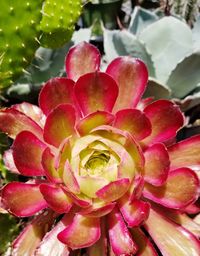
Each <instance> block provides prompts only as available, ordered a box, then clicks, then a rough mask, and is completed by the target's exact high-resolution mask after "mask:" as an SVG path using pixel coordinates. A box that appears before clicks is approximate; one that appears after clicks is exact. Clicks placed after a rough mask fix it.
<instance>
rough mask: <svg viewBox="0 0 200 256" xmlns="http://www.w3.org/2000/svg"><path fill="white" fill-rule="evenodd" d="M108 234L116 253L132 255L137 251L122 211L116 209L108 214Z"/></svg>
mask: <svg viewBox="0 0 200 256" xmlns="http://www.w3.org/2000/svg"><path fill="white" fill-rule="evenodd" d="M108 234H109V239H110V244H111V247H112V250H113V252H114V253H115V255H127V254H128V255H130V254H135V253H136V251H137V246H136V244H135V243H134V241H133V240H132V238H131V235H130V233H129V231H128V228H127V227H126V224H125V223H124V221H123V218H122V216H121V214H120V212H118V211H117V210H116V209H114V210H113V211H112V212H111V213H110V214H109V215H108Z"/></svg>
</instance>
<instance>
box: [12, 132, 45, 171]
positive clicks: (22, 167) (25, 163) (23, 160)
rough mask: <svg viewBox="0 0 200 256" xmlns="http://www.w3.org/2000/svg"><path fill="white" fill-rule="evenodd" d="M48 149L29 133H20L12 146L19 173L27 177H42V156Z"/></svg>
mask: <svg viewBox="0 0 200 256" xmlns="http://www.w3.org/2000/svg"><path fill="white" fill-rule="evenodd" d="M45 148H46V144H44V143H43V142H42V141H41V140H39V139H38V138H37V137H36V136H35V135H34V134H33V133H31V132H29V131H22V132H20V133H19V134H18V135H17V137H16V139H15V140H14V143H13V145H12V150H13V159H14V163H15V165H16V167H17V169H18V171H19V172H20V173H21V174H22V175H25V176H42V175H44V169H43V167H42V163H41V162H42V154H43V152H44V150H45Z"/></svg>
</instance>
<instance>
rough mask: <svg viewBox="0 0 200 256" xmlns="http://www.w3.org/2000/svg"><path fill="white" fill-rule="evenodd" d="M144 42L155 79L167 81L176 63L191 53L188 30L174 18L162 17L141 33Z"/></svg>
mask: <svg viewBox="0 0 200 256" xmlns="http://www.w3.org/2000/svg"><path fill="white" fill-rule="evenodd" d="M139 39H140V40H141V41H142V42H144V44H145V46H146V48H147V50H148V52H149V53H150V54H151V55H152V60H153V62H154V65H155V68H156V77H157V78H158V79H159V80H160V81H161V82H163V83H165V82H166V81H167V78H168V77H169V75H170V73H171V71H172V70H173V69H174V68H175V67H176V65H177V63H178V62H179V61H180V60H182V59H183V58H184V57H185V56H186V55H187V54H189V53H190V52H191V51H192V32H191V30H190V28H189V27H188V26H187V25H186V24H185V23H183V22H181V21H180V20H178V19H176V18H174V17H164V18H162V19H160V20H159V21H157V22H155V23H153V24H152V25H150V26H148V27H147V28H146V29H144V30H143V31H142V33H141V34H140V36H139Z"/></svg>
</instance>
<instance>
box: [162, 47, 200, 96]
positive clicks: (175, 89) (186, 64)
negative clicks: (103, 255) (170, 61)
mask: <svg viewBox="0 0 200 256" xmlns="http://www.w3.org/2000/svg"><path fill="white" fill-rule="evenodd" d="M199 68H200V51H199V52H196V53H192V54H191V55H190V56H188V57H187V58H185V59H184V60H183V61H182V62H180V63H179V64H178V65H177V66H176V68H175V69H174V70H173V72H172V73H171V75H170V77H169V79H168V81H167V83H166V84H167V85H168V86H169V87H170V88H171V90H172V95H173V96H174V97H177V98H183V97H185V96H186V95H187V94H188V93H190V92H191V91H192V90H194V89H195V88H196V87H197V85H198V84H199V83H200V69H199Z"/></svg>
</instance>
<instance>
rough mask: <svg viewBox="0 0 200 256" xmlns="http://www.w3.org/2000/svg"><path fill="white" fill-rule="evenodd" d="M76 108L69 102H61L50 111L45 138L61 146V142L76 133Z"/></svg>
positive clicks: (45, 128) (56, 145)
mask: <svg viewBox="0 0 200 256" xmlns="http://www.w3.org/2000/svg"><path fill="white" fill-rule="evenodd" d="M75 120H76V116H75V110H74V108H73V107H72V106H71V105H69V104H60V105H58V106H57V107H56V108H55V109H53V110H52V112H50V114H49V115H48V116H47V120H46V123H45V126H44V140H45V141H46V142H47V143H49V144H51V145H53V146H55V147H59V145H60V144H61V142H62V141H63V140H64V139H65V138H67V137H69V136H70V135H73V134H74V133H75V130H74V125H75Z"/></svg>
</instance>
